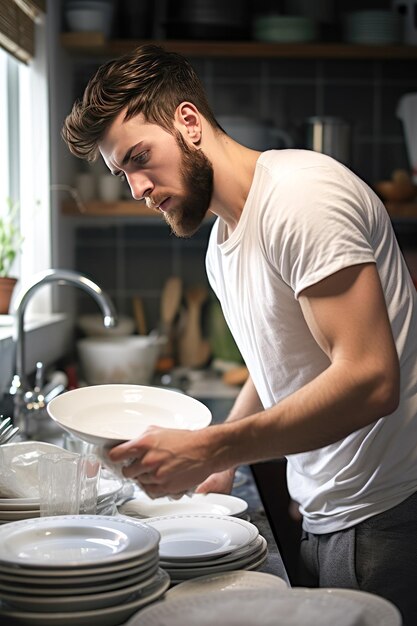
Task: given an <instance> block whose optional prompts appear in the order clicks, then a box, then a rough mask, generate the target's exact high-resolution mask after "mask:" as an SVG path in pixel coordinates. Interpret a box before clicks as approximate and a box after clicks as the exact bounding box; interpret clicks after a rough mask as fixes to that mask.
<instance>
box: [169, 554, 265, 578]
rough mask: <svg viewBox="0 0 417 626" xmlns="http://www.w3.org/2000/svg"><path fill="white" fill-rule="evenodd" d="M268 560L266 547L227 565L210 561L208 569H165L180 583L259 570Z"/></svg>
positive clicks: (201, 567) (200, 566)
mask: <svg viewBox="0 0 417 626" xmlns="http://www.w3.org/2000/svg"><path fill="white" fill-rule="evenodd" d="M267 558H268V550H267V548H266V547H265V548H264V549H263V550H262V551H260V552H257V553H256V554H251V555H249V556H246V557H242V558H240V559H238V560H236V561H229V562H226V563H223V562H221V561H220V562H219V563H217V561H210V562H209V563H210V564H209V565H207V567H203V566H202V565H199V566H198V567H189V568H181V569H180V568H172V569H171V568H169V567H166V566H164V569H165V570H166V571H167V572H168V574H169V575H170V576H171V578H172V580H173V582H179V581H182V580H188V579H189V578H195V577H196V576H206V575H208V574H219V573H221V572H230V570H236V569H244V570H252V569H258V567H260V566H261V565H262V564H263V563H264V562H265V561H266V559H267Z"/></svg>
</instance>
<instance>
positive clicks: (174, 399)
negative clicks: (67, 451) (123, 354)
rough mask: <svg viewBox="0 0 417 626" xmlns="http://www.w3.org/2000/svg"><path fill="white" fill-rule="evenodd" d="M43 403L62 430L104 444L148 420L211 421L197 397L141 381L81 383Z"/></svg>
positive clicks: (170, 423) (184, 424)
mask: <svg viewBox="0 0 417 626" xmlns="http://www.w3.org/2000/svg"><path fill="white" fill-rule="evenodd" d="M47 408H48V413H49V415H50V416H51V417H52V419H53V420H55V422H57V423H58V424H59V425H60V426H61V427H62V428H63V429H64V430H66V431H68V432H70V433H73V434H74V435H77V437H80V438H81V439H83V440H84V441H87V442H88V443H93V444H95V445H98V446H101V447H106V448H109V447H112V446H115V445H117V444H118V443H121V442H122V441H128V440H130V439H135V438H137V437H139V436H140V435H142V434H143V433H144V431H145V430H146V429H147V428H148V426H162V427H164V428H179V429H189V430H198V429H200V428H205V427H206V426H208V425H209V424H210V422H211V413H210V411H209V409H208V408H207V407H206V406H205V405H204V404H202V403H201V402H199V401H198V400H195V399H194V398H191V397H190V396H186V395H185V394H183V393H179V392H177V391H171V390H170V389H162V388H159V387H146V386H141V385H97V386H94V387H80V388H79V389H73V390H72V391H67V392H66V393H63V394H61V395H60V396H57V397H56V398H54V399H53V400H51V401H50V402H49V404H48V407H47Z"/></svg>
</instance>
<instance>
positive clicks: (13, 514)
mask: <svg viewBox="0 0 417 626" xmlns="http://www.w3.org/2000/svg"><path fill="white" fill-rule="evenodd" d="M39 515H40V511H39V509H22V510H21V511H0V519H1V520H3V521H5V522H16V521H18V520H21V519H29V518H31V517H39Z"/></svg>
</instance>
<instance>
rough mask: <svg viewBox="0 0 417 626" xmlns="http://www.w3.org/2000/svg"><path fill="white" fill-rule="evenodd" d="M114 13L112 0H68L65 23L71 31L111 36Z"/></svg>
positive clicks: (65, 7) (65, 6)
mask: <svg viewBox="0 0 417 626" xmlns="http://www.w3.org/2000/svg"><path fill="white" fill-rule="evenodd" d="M113 15H114V4H113V2H112V0H66V2H65V5H64V17H65V23H66V25H67V27H68V30H69V31H73V32H98V33H103V35H104V36H105V37H110V34H111V30H112V25H113Z"/></svg>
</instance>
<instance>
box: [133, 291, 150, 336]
mask: <svg viewBox="0 0 417 626" xmlns="http://www.w3.org/2000/svg"><path fill="white" fill-rule="evenodd" d="M133 314H134V316H135V323H136V330H137V333H138V335H146V334H147V326H146V317H145V309H144V307H143V301H142V299H141V298H139V296H134V297H133Z"/></svg>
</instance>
